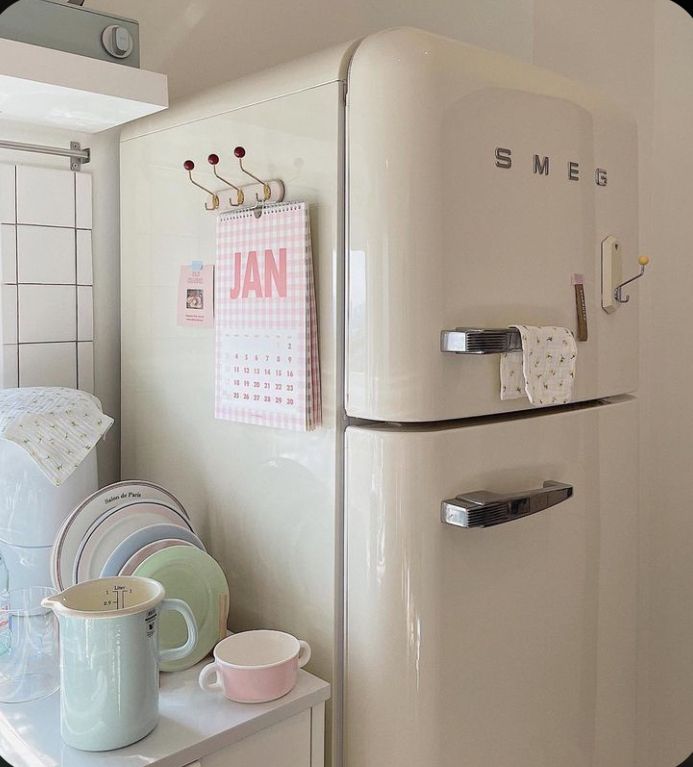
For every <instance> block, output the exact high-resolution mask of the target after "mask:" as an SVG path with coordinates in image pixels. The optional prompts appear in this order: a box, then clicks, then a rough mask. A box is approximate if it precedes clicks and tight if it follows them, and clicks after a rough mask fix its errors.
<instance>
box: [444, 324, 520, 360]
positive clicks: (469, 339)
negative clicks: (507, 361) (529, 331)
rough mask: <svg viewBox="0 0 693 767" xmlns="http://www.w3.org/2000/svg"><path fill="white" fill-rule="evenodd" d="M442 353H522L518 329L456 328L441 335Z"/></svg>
mask: <svg viewBox="0 0 693 767" xmlns="http://www.w3.org/2000/svg"><path fill="white" fill-rule="evenodd" d="M440 351H441V352H451V353H452V354H502V353H503V352H520V351H522V339H521V338H520V331H519V330H518V329H517V328H455V329H454V330H443V331H441V333H440Z"/></svg>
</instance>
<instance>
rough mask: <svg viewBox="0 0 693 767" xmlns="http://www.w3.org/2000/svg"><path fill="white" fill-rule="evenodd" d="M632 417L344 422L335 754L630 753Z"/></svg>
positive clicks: (519, 761) (601, 766)
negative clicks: (343, 584)
mask: <svg viewBox="0 0 693 767" xmlns="http://www.w3.org/2000/svg"><path fill="white" fill-rule="evenodd" d="M636 420H637V403H636V402H635V401H633V400H625V401H623V402H617V403H611V404H602V405H598V406H592V407H589V406H588V407H585V408H579V409H578V408H573V409H570V410H562V411H559V412H553V411H551V412H547V413H545V414H544V415H532V416H527V417H523V418H513V419H508V420H503V421H499V420H495V419H492V420H491V421H490V422H487V423H483V424H476V425H475V424H472V425H469V426H458V427H451V428H441V429H438V430H416V431H415V430H407V431H403V430H401V429H400V430H397V429H394V428H391V429H387V428H385V427H382V428H372V429H369V428H362V427H350V428H348V429H347V441H346V483H347V484H346V521H347V532H346V551H347V608H346V616H347V637H348V642H347V648H346V718H345V728H346V730H345V732H346V755H347V759H346V765H347V767H382V765H397V766H398V767H422V765H428V766H430V767H460V765H464V767H491V766H493V765H497V766H498V767H556V766H557V765H560V766H561V767H632V765H633V764H635V754H634V751H633V749H634V745H633V744H634V740H635V739H634V727H635V677H636V674H635V669H636V645H635V641H636V625H635V623H636V604H635V597H636V591H635V576H636V512H637V455H636V444H637V426H636ZM547 480H550V481H552V482H554V483H557V484H554V485H550V486H547V487H543V485H544V483H545V482H546V481H547ZM568 487H570V488H572V493H569V492H568V491H567V490H566V488H568ZM478 491H487V492H490V493H493V494H498V495H500V496H510V497H512V498H515V499H516V501H515V507H520V508H521V507H522V504H521V503H520V502H519V500H518V499H519V498H523V497H524V498H530V499H531V500H530V501H528V502H527V503H526V504H525V506H524V510H525V511H529V510H530V507H532V508H533V510H534V511H535V512H536V513H531V514H528V515H527V516H522V515H519V518H514V519H512V521H503V520H502V519H499V517H495V518H492V519H491V521H492V522H493V521H495V522H500V523H499V524H495V525H494V526H491V527H480V528H476V529H475V528H473V527H472V528H469V527H461V526H458V523H459V518H456V517H455V515H454V514H453V515H452V519H451V520H449V521H444V518H445V517H446V516H447V514H448V513H449V512H450V511H451V509H452V510H453V511H454V509H455V508H459V504H462V505H464V503H467V505H470V506H472V505H473V501H475V500H476V501H477V502H478V503H479V505H484V504H486V505H487V508H486V511H487V512H488V511H490V509H489V508H488V504H489V503H496V504H498V503H499V501H498V498H497V497H489V496H484V495H480V494H479V493H478ZM459 495H461V496H463V497H464V498H466V500H460V499H458V498H457V496H459ZM469 496H471V497H472V498H471V501H470V498H469ZM539 499H543V500H544V501H545V503H544V504H543V505H544V507H545V508H544V509H543V510H538V508H536V507H537V504H538V506H539V507H541V505H542V504H541V503H539ZM446 501H447V502H448V503H447V504H446V503H445V502H446ZM500 506H503V503H502V502H501V503H500ZM510 506H511V507H513V504H510ZM441 511H442V512H443V518H442V517H441ZM516 516H518V515H516ZM487 519H488V518H487ZM450 521H452V524H451V523H450Z"/></svg>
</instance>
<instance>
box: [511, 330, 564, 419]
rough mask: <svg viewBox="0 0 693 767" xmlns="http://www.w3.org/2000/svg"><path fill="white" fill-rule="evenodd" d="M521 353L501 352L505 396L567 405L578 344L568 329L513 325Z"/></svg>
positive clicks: (538, 402) (540, 402)
mask: <svg viewBox="0 0 693 767" xmlns="http://www.w3.org/2000/svg"><path fill="white" fill-rule="evenodd" d="M511 327H513V328H517V329H518V330H519V331H520V338H521V339H522V351H521V352H506V353H504V354H501V360H500V378H501V392H500V395H501V399H518V398H519V397H524V396H527V397H528V398H529V401H530V402H531V403H532V404H533V405H563V404H565V403H566V402H570V400H571V399H572V397H573V384H574V383H575V363H576V360H577V345H576V343H575V337H574V336H573V334H572V332H571V331H570V330H568V328H555V327H534V326H532V325H511Z"/></svg>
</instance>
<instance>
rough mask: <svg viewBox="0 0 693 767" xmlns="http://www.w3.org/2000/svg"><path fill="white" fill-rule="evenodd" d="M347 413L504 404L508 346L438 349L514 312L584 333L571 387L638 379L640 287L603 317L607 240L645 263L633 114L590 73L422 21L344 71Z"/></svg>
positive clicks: (375, 43) (370, 47)
mask: <svg viewBox="0 0 693 767" xmlns="http://www.w3.org/2000/svg"><path fill="white" fill-rule="evenodd" d="M347 140H348V145H349V188H348V199H349V252H348V254H347V258H348V284H347V297H348V301H347V312H348V314H347V398H346V405H347V412H348V414H349V415H350V416H353V417H358V418H367V419H370V420H381V421H382V420H384V421H404V422H423V421H438V420H446V419H450V418H465V417H467V416H476V415H484V414H489V413H499V412H506V411H512V410H518V409H524V408H527V407H528V406H529V404H528V401H527V399H526V398H524V397H523V398H521V399H514V400H506V401H501V399H500V396H499V389H500V382H499V372H498V370H499V356H498V354H489V355H474V354H473V355H459V354H452V353H443V352H441V332H442V331H444V330H454V329H455V328H458V327H472V328H504V327H507V326H508V325H513V324H526V325H549V326H563V327H567V328H570V329H571V330H573V331H576V330H577V319H576V318H577V312H576V296H575V289H574V286H573V284H572V279H573V275H574V274H580V275H582V277H583V279H584V291H585V302H586V313H587V331H588V340H587V341H585V342H581V343H578V358H577V373H576V378H575V393H574V399H575V400H581V401H585V400H591V399H597V398H600V397H605V396H613V395H617V394H622V393H626V392H630V391H633V390H635V388H636V387H637V360H638V358H637V353H638V337H637V326H638V317H637V310H638V295H637V294H638V286H637V283H633V284H632V285H629V286H628V289H627V290H626V291H624V292H625V293H630V295H631V300H630V302H629V303H628V304H627V305H625V304H623V305H620V306H619V308H618V309H617V310H616V311H615V312H613V313H611V314H607V313H606V312H605V311H604V310H603V309H602V305H601V251H602V241H603V240H604V239H605V238H607V237H608V236H609V235H612V236H614V237H615V238H616V239H617V240H618V241H619V246H620V249H619V251H618V253H619V254H620V257H621V261H622V275H623V279H624V280H625V279H626V278H628V277H631V276H633V275H635V274H636V273H637V272H638V269H639V267H638V256H639V255H640V254H639V252H638V242H637V232H638V225H637V224H638V219H637V190H638V184H637V140H636V130H635V123H634V122H633V121H632V120H631V119H630V118H629V117H627V116H625V115H624V114H622V113H621V112H620V111H619V110H618V109H617V108H616V107H615V106H613V105H612V104H611V103H609V102H608V101H606V100H605V99H604V98H602V97H600V96H599V95H597V94H595V93H593V92H591V91H589V90H587V89H585V88H584V87H583V86H581V85H579V84H577V83H575V82H572V81H570V80H567V79H565V78H563V77H559V76H558V75H555V74H553V73H551V72H549V71H546V70H543V69H539V68H538V67H534V66H532V65H530V64H527V63H525V62H521V61H516V60H513V59H511V58H509V57H507V56H503V55H501V54H498V53H494V52H491V51H485V50H481V49H479V48H474V47H471V46H467V45H464V44H462V43H460V42H457V41H452V40H447V39H445V38H442V37H437V36H435V35H431V34H428V33H424V32H421V31H417V30H410V29H400V30H391V31H388V32H384V33H381V34H379V35H374V36H372V37H369V38H367V39H366V40H365V41H364V42H362V43H361V45H360V46H359V47H358V49H357V50H356V53H355V55H354V59H353V61H352V65H351V69H350V73H349V91H348V104H347Z"/></svg>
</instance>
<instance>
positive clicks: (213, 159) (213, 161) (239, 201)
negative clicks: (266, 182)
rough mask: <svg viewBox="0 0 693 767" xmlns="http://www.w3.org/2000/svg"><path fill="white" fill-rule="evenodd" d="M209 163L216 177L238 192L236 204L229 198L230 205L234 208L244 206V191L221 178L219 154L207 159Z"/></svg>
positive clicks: (211, 155)
mask: <svg viewBox="0 0 693 767" xmlns="http://www.w3.org/2000/svg"><path fill="white" fill-rule="evenodd" d="M207 162H208V163H209V164H210V165H211V166H212V171H213V172H214V175H215V176H216V177H217V178H218V179H219V181H223V182H224V183H225V184H226V185H227V186H228V187H230V188H231V189H234V190H235V191H236V202H234V201H233V200H232V199H231V198H230V197H229V205H230V206H231V207H232V208H238V207H239V206H241V205H243V203H244V202H245V194H243V190H242V189H241V188H240V187H238V186H236V185H235V184H232V183H231V182H230V181H228V180H227V179H225V178H223V176H220V175H219V174H218V173H217V165H219V155H218V154H210V155H209V157H208V158H207Z"/></svg>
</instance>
